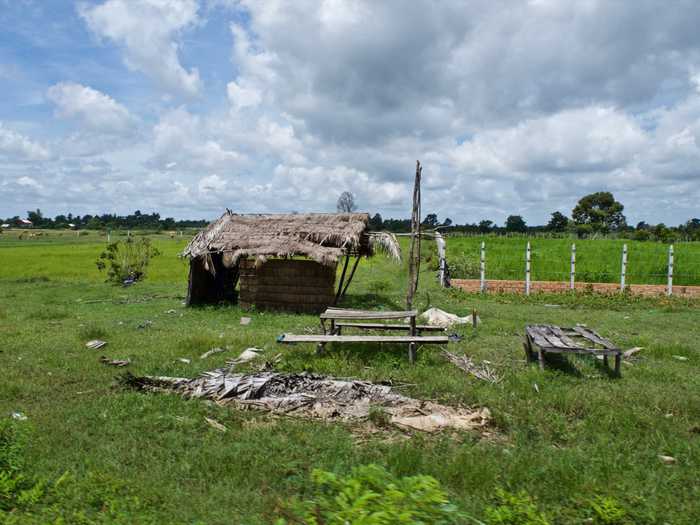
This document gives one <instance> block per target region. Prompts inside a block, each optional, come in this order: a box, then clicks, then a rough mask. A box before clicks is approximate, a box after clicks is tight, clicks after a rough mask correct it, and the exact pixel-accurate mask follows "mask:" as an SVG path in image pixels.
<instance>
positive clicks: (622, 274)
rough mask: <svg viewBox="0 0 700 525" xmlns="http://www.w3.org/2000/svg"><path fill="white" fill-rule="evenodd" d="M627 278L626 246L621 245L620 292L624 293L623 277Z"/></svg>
mask: <svg viewBox="0 0 700 525" xmlns="http://www.w3.org/2000/svg"><path fill="white" fill-rule="evenodd" d="M626 276H627V244H623V245H622V268H621V269H620V292H624V291H625V277H626Z"/></svg>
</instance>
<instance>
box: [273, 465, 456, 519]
mask: <svg viewBox="0 0 700 525" xmlns="http://www.w3.org/2000/svg"><path fill="white" fill-rule="evenodd" d="M311 477H312V481H313V483H314V485H315V489H316V494H315V496H314V498H313V499H310V500H305V501H294V502H292V503H291V504H290V505H289V506H288V508H287V511H286V512H285V513H284V514H285V515H286V516H287V519H286V520H285V519H280V520H278V521H277V525H284V524H301V523H303V524H305V525H320V524H324V525H345V524H362V525H380V524H389V523H392V524H401V523H405V524H409V523H410V524H418V525H420V524H434V525H445V524H450V523H458V521H457V520H458V519H459V518H460V517H461V516H460V513H459V512H458V510H457V508H456V507H455V506H454V505H452V504H450V502H449V500H448V499H447V494H446V493H445V492H444V491H443V490H442V488H441V487H440V483H439V482H438V481H437V480H436V479H435V478H433V477H431V476H409V477H403V478H396V477H394V476H392V475H391V474H390V473H389V472H387V471H386V470H385V469H384V468H382V467H380V466H377V465H365V466H362V467H357V468H354V469H353V470H352V471H351V473H350V475H349V476H338V475H336V474H333V473H331V472H325V471H322V470H314V471H313V473H312V476H311Z"/></svg>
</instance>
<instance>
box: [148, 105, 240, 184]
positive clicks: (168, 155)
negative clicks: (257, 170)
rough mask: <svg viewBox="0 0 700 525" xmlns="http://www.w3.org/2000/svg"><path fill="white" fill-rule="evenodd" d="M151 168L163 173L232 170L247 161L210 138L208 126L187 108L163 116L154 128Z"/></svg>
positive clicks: (234, 151) (236, 152)
mask: <svg viewBox="0 0 700 525" xmlns="http://www.w3.org/2000/svg"><path fill="white" fill-rule="evenodd" d="M152 148H153V155H152V158H151V161H150V163H151V165H153V166H155V167H158V168H160V169H177V170H185V171H187V170H192V171H196V170H200V169H207V170H210V169H231V168H234V167H236V166H238V165H240V163H241V162H243V161H244V160H245V156H244V155H242V154H241V153H239V152H238V151H236V150H234V149H232V148H228V147H226V146H225V145H222V144H221V142H220V140H217V139H215V138H213V137H212V136H211V133H210V132H209V130H208V129H207V126H206V123H205V122H202V119H201V118H200V117H199V116H197V115H193V114H191V113H189V112H188V111H187V110H186V109H185V108H184V107H180V108H177V109H174V110H171V111H169V112H167V113H165V114H164V115H162V116H161V118H160V120H159V122H158V123H157V124H156V125H155V126H154V128H153V144H152Z"/></svg>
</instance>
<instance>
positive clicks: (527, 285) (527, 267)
mask: <svg viewBox="0 0 700 525" xmlns="http://www.w3.org/2000/svg"><path fill="white" fill-rule="evenodd" d="M525 295H530V241H528V243H527V248H526V250H525Z"/></svg>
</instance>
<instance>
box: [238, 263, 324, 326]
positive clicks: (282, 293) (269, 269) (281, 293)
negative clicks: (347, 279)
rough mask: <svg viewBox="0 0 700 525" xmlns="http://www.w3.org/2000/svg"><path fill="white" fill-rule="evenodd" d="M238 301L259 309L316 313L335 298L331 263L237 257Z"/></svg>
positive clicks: (243, 304)
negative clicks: (257, 264)
mask: <svg viewBox="0 0 700 525" xmlns="http://www.w3.org/2000/svg"><path fill="white" fill-rule="evenodd" d="M240 283H241V290H240V296H239V300H240V304H241V306H242V307H243V308H250V307H251V306H253V305H255V307H256V308H258V309H261V310H284V311H288V312H299V313H318V312H320V311H322V310H324V309H325V308H326V307H328V306H330V305H331V304H332V303H333V299H334V298H335V265H332V266H324V265H322V264H319V263H317V262H315V261H311V260H305V259H287V260H285V259H270V260H268V261H267V262H265V263H263V264H262V265H260V266H259V267H258V268H256V267H255V261H254V260H252V259H246V260H243V261H241V275H240Z"/></svg>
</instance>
